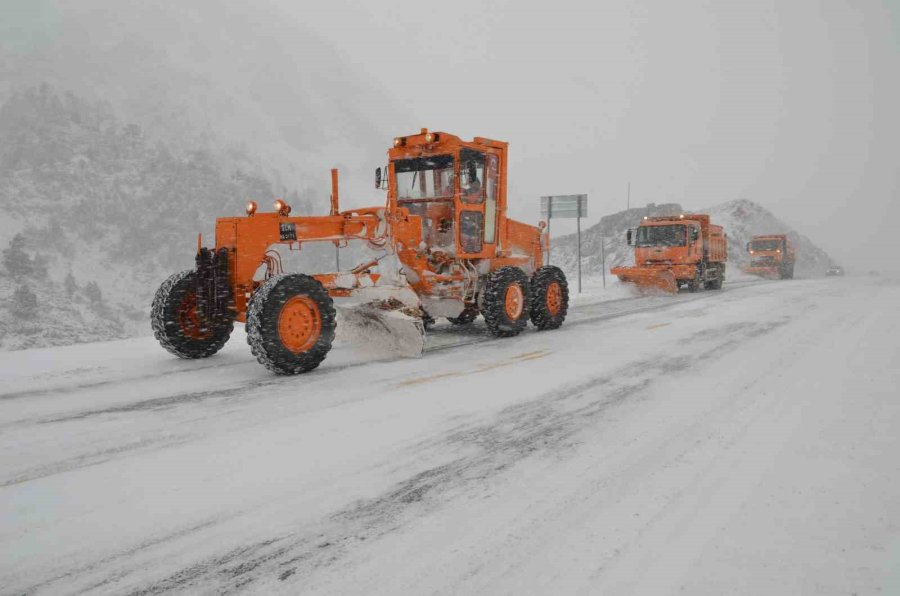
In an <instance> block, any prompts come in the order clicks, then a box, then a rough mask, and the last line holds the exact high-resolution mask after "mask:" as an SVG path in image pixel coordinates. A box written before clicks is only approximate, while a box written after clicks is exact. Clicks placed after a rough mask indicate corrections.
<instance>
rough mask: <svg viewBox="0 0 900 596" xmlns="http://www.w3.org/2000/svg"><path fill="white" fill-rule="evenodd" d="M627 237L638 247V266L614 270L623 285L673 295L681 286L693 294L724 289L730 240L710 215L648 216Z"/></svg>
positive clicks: (635, 249) (635, 259) (635, 264)
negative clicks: (629, 284)
mask: <svg viewBox="0 0 900 596" xmlns="http://www.w3.org/2000/svg"><path fill="white" fill-rule="evenodd" d="M626 237H627V240H628V245H629V246H634V266H633V267H613V268H612V269H611V270H610V271H611V273H612V274H613V275H616V276H618V277H619V279H620V280H622V281H623V282H629V283H633V284H635V285H637V286H638V287H639V288H641V289H650V288H656V289H659V290H663V291H666V292H670V293H673V294H674V293H676V292H677V291H678V289H679V288H681V287H684V288H686V289H687V290H688V291H689V292H696V291H697V290H698V289H700V288H701V287H705V288H707V289H710V290H719V289H721V288H722V282H723V281H725V261H726V260H727V259H728V240H727V238H726V236H725V231H724V230H723V229H722V226H717V225H713V224H711V223H710V221H709V215H705V214H699V213H682V214H681V215H671V216H666V217H645V218H644V219H643V220H641V224H640V226H638V227H637V229H634V230H628V233H627V236H626Z"/></svg>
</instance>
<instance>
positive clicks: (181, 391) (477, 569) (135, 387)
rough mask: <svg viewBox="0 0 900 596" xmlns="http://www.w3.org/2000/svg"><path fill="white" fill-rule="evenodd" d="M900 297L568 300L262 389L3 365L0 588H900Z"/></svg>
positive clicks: (195, 375) (25, 358)
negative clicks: (549, 324) (538, 315)
mask: <svg viewBox="0 0 900 596" xmlns="http://www.w3.org/2000/svg"><path fill="white" fill-rule="evenodd" d="M897 304H900V282H898V281H897V280H894V279H888V278H874V277H873V278H849V277H848V278H839V279H824V280H795V281H792V282H760V283H745V284H732V285H731V286H729V287H727V288H726V289H725V290H723V291H722V292H705V293H700V294H694V295H680V296H677V297H654V298H639V299H632V300H617V301H610V302H601V303H596V304H585V305H581V306H580V307H579V308H577V309H576V310H574V311H573V312H572V313H571V317H570V320H569V321H567V323H566V325H565V326H564V327H563V328H562V329H560V330H558V331H554V332H546V333H536V332H529V333H525V334H523V335H521V336H519V337H517V338H512V339H508V340H486V338H485V337H484V332H483V329H479V328H477V327H476V329H474V330H472V331H469V332H466V333H458V332H456V330H454V331H453V332H451V331H450V330H448V329H446V328H439V329H437V330H436V331H435V333H433V334H432V336H431V338H430V342H431V343H430V351H429V352H428V353H427V354H426V356H425V357H423V358H421V359H418V360H402V361H389V362H375V361H372V358H371V357H370V356H367V355H366V354H364V353H360V352H359V351H354V350H352V349H350V348H347V347H344V348H341V349H336V350H335V351H333V352H332V354H331V355H329V358H328V359H327V360H326V362H325V363H324V365H323V366H322V367H321V369H319V370H317V371H315V372H313V373H311V374H308V375H304V376H301V377H290V378H283V377H275V376H272V375H270V374H269V373H268V372H267V371H265V369H263V368H262V367H261V366H259V365H258V364H257V363H256V362H255V361H254V360H253V359H252V357H251V356H250V354H249V350H248V348H247V346H246V344H245V343H244V341H243V338H242V337H241V336H240V335H239V334H237V333H236V334H235V337H234V338H233V339H232V342H231V343H230V344H229V345H228V346H227V347H226V349H225V350H224V351H223V352H222V353H221V354H219V355H217V356H215V357H213V358H210V359H209V360H206V361H193V362H188V361H181V360H177V359H175V358H172V357H170V356H169V355H168V354H167V353H165V352H163V351H162V349H160V348H159V347H158V346H157V345H156V344H155V343H154V341H153V340H152V338H145V339H136V340H128V341H119V342H111V343H104V344H89V345H81V346H72V347H66V348H54V349H47V350H31V351H25V352H10V353H0V592H2V593H4V594H5V593H10V594H17V593H22V592H25V593H31V592H35V593H54V594H55V593H80V592H97V593H115V594H122V593H136V594H150V593H160V592H168V591H175V592H179V591H180V592H192V593H193V592H205V593H220V592H223V591H238V590H240V589H244V590H246V591H248V592H254V593H272V592H279V593H289V594H297V593H311V594H568V593H583V594H600V593H602V594H668V593H674V592H678V591H679V590H683V591H684V592H685V593H688V594H698V593H700V594H722V593H740V594H744V593H746V594H808V593H816V594H851V593H858V594H869V593H885V594H887V593H900V474H898V472H900V460H898V458H897V454H898V453H900V431H898V428H900V399H898V395H900V392H898V387H900V311H898V308H897Z"/></svg>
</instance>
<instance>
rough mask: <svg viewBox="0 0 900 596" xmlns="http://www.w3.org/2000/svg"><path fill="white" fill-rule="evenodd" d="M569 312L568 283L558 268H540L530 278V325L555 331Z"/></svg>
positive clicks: (550, 266)
mask: <svg viewBox="0 0 900 596" xmlns="http://www.w3.org/2000/svg"><path fill="white" fill-rule="evenodd" d="M568 311H569V283H568V282H567V281H566V274H565V273H563V271H562V269H560V268H559V267H554V266H552V265H548V266H546V267H541V268H540V269H538V270H537V271H535V272H534V275H532V276H531V312H530V316H531V324H532V325H534V326H535V327H537V328H538V329H541V330H543V329H556V328H558V327H559V326H560V325H562V324H563V321H565V320H566V313H568Z"/></svg>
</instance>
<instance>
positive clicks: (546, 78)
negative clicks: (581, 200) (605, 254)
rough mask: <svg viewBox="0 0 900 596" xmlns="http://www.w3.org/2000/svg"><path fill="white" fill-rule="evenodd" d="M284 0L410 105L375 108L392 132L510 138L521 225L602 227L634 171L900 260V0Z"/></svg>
mask: <svg viewBox="0 0 900 596" xmlns="http://www.w3.org/2000/svg"><path fill="white" fill-rule="evenodd" d="M280 1H282V2H283V8H284V10H285V11H287V12H289V13H290V14H292V15H294V17H295V18H297V19H298V20H300V21H302V22H303V23H304V24H306V25H307V26H308V27H310V28H311V29H314V30H315V31H316V32H318V34H319V35H321V36H322V37H323V38H324V39H326V40H327V41H329V42H330V43H331V44H333V45H334V46H335V47H337V48H338V49H339V51H340V52H341V53H342V54H343V55H344V57H345V58H346V59H347V60H348V61H349V62H351V63H353V64H354V65H356V66H358V67H361V68H364V69H365V70H366V71H368V72H369V73H370V74H372V75H373V80H376V81H377V82H378V83H377V84H380V85H382V86H383V87H384V89H385V91H386V92H387V93H388V94H390V96H391V97H392V98H393V100H394V101H395V102H396V103H397V105H398V106H400V107H401V109H400V110H398V112H397V114H400V115H399V116H387V117H386V118H385V116H384V115H381V114H377V113H373V114H371V117H372V118H373V119H381V120H382V121H381V123H380V124H381V125H382V127H383V128H384V130H385V131H389V132H388V134H390V135H393V134H402V133H408V132H411V131H414V130H417V129H418V127H420V126H427V127H429V128H432V129H436V130H445V131H447V132H452V133H455V134H459V135H460V136H463V137H466V138H470V137H472V136H476V135H479V136H489V137H493V138H498V139H502V140H506V141H509V142H510V143H511V148H510V151H511V164H510V181H509V182H510V190H511V195H510V196H511V202H512V203H513V207H512V211H513V214H514V215H515V216H518V217H521V218H523V219H526V220H535V219H536V218H537V216H538V211H537V202H538V197H539V196H540V195H543V194H554V193H557V194H558V193H575V192H587V193H588V194H589V195H590V209H591V216H592V217H591V218H590V220H589V222H588V223H590V221H596V219H597V217H599V216H600V215H603V214H604V213H608V212H611V211H613V210H617V209H619V208H621V207H623V206H624V204H625V189H626V185H627V183H628V181H629V180H631V182H632V204H642V203H644V202H648V201H653V202H663V201H678V202H681V203H682V204H684V205H685V206H686V207H688V208H701V207H704V206H708V205H712V204H715V203H718V202H721V201H724V200H728V199H733V198H738V197H744V198H749V199H751V200H754V201H757V202H759V203H761V204H763V205H764V206H766V207H768V208H770V209H772V210H773V211H774V212H775V213H776V215H779V216H781V217H782V218H784V219H786V220H787V221H788V222H789V223H791V224H792V225H794V226H796V227H797V228H798V229H800V230H801V231H803V232H806V233H807V234H809V235H810V236H812V237H813V239H814V240H815V241H817V242H819V243H820V244H822V245H823V246H824V247H825V248H826V249H827V250H829V251H830V252H831V253H832V254H833V255H834V256H835V257H836V258H837V259H839V260H842V261H844V262H846V263H847V264H848V265H853V264H855V265H857V266H860V267H863V266H865V267H867V268H868V267H870V266H871V265H872V263H873V262H875V263H877V264H878V265H879V266H881V267H888V266H890V267H893V268H897V267H898V264H897V263H896V262H895V261H894V255H895V254H896V249H897V248H898V244H900V243H898V242H897V240H896V232H895V229H896V227H897V226H896V223H895V222H896V221H897V220H898V219H900V209H898V199H900V197H898V194H900V193H898V188H900V184H898V163H897V156H898V151H897V149H898V146H900V142H898V138H900V116H898V113H897V106H900V78H898V73H900V2H898V1H897V0H884V1H880V0H846V1H844V0H824V1H813V0H790V1H789V2H786V1H784V0H781V1H776V0H747V1H740V2H738V1H713V0H710V1H698V0H692V1H679V2H671V1H670V0H660V1H655V0H647V1H642V2H560V1H556V2H546V1H543V2H530V1H528V2H524V1H512V0H501V1H497V2H490V3H486V2H478V1H465V0H463V1H457V2H442V3H431V2H421V1H411V0H398V1H396V2H384V1H382V2H363V1H352V0H331V1H330V2H321V3H307V2H303V3H296V2H293V1H290V0H280ZM386 141H387V139H386ZM378 158H380V156H377V157H376V158H375V159H374V160H373V161H375V162H377V161H378ZM348 175H351V176H363V177H365V178H368V177H370V176H369V172H365V173H348ZM561 227H562V226H559V227H557V229H560V228H561ZM888 253H890V254H888Z"/></svg>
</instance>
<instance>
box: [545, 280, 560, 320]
mask: <svg viewBox="0 0 900 596" xmlns="http://www.w3.org/2000/svg"><path fill="white" fill-rule="evenodd" d="M562 302H563V298H562V288H561V287H559V282H555V281H554V282H552V283H550V285H548V286H547V312H549V313H550V314H551V315H553V316H554V317H555V316H556V315H558V314H559V311H560V309H562Z"/></svg>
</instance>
